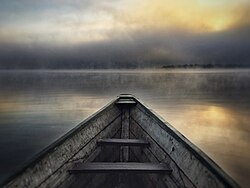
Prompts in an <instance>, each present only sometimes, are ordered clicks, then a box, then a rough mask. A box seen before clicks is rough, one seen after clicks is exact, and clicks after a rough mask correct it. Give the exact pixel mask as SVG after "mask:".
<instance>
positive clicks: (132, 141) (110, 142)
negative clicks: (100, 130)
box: [97, 138, 149, 147]
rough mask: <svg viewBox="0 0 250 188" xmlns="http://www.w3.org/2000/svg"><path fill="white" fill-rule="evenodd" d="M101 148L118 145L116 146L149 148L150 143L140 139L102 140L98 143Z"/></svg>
mask: <svg viewBox="0 0 250 188" xmlns="http://www.w3.org/2000/svg"><path fill="white" fill-rule="evenodd" d="M97 144H98V145H99V146H106V145H116V146H141V147H144V146H149V142H147V141H145V140H140V139H116V138H112V139H100V140H98V141H97Z"/></svg>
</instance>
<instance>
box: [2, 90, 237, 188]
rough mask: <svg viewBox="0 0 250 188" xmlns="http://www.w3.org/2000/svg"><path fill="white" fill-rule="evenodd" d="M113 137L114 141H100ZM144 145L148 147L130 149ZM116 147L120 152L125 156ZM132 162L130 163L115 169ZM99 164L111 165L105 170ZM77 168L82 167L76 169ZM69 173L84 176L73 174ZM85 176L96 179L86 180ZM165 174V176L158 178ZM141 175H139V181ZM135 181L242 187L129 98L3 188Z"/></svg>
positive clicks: (98, 115) (121, 99) (173, 186)
mask: <svg viewBox="0 0 250 188" xmlns="http://www.w3.org/2000/svg"><path fill="white" fill-rule="evenodd" d="M113 137H114V138H116V139H108V140H107V139H106V140H100V139H103V138H113ZM118 138H119V139H118ZM131 139H140V141H138V140H131ZM98 140H100V142H99V141H98ZM98 145H102V147H97V146H98ZM142 145H143V146H146V145H147V146H148V147H131V148H129V147H128V146H142ZM116 146H121V147H120V148H121V149H122V150H121V151H120V150H119V149H118V148H117V147H116ZM119 151H120V152H119ZM119 154H120V155H119ZM130 159H131V160H132V161H133V162H132V163H114V161H123V162H127V161H129V160H130ZM101 161H106V162H107V163H102V164H101V163H100V162H101ZM89 162H94V163H93V164H91V165H92V166H89V167H91V168H89V167H88V168H83V167H84V165H85V167H86V165H90V164H88V163H89ZM138 162H140V163H138ZM149 162H153V164H152V163H151V164H149ZM76 163H77V164H79V163H81V164H80V165H79V166H76V167H75V164H76ZM82 163H83V164H82ZM158 163H164V164H158ZM93 165H97V166H93ZM98 165H99V166H98ZM105 165H109V166H108V167H107V166H105ZM119 165H120V166H119ZM124 165H125V166H124ZM147 165H148V166H147ZM150 165H151V166H150ZM157 165H158V166H157ZM162 165H165V166H164V167H163V166H162ZM160 167H161V168H160ZM75 168H76V169H77V168H79V169H78V170H75ZM70 169H71V170H72V169H73V171H74V172H76V171H77V172H81V173H80V174H70V173H68V170H70ZM163 169H165V171H164V170H163ZM83 171H84V172H90V171H91V172H98V174H95V173H87V174H86V173H83V174H82V172H83ZM163 171H164V173H166V172H167V174H164V173H163V174H161V173H159V172H163ZM171 171H172V173H170V172H171ZM99 172H105V173H101V174H99ZM106 172H108V173H106ZM109 172H112V173H109ZM113 172H115V173H113ZM117 172H118V173H117ZM130 173H132V175H130ZM134 173H136V174H134ZM137 173H140V174H138V176H137ZM152 173H155V174H152ZM135 175H136V176H135ZM135 177H136V178H135ZM137 177H140V180H144V181H143V183H145V182H146V187H154V186H155V187H157V188H158V187H159V188H162V187H170V188H176V187H189V188H194V187H204V188H208V187H214V188H220V187H238V185H237V183H235V182H234V181H233V180H232V179H231V178H230V177H229V176H227V175H226V174H225V173H224V172H223V171H222V170H221V169H220V168H219V167H218V166H217V165H216V164H215V163H213V161H212V160H211V159H209V158H208V157H207V156H206V155H205V154H204V153H203V152H201V151H200V150H199V149H198V148H197V147H195V146H194V145H193V144H192V143H190V142H189V141H188V140H187V139H186V138H185V137H184V136H182V135H181V134H180V133H179V132H178V131H176V130H175V129H174V128H173V127H172V126H171V125H169V124H168V123H166V122H164V120H163V119H161V118H159V117H158V116H157V115H156V114H155V113H154V112H153V111H152V110H150V109H149V108H147V107H146V106H145V105H144V104H143V103H142V102H140V101H139V100H138V99H136V98H134V97H133V96H132V95H128V94H126V95H121V96H119V98H118V99H117V100H114V101H112V102H111V103H110V104H108V105H107V106H106V107H104V108H103V109H101V110H100V111H99V112H97V113H96V114H94V115H92V116H91V117H90V118H88V119H87V120H85V121H83V122H82V123H80V124H79V125H78V126H77V127H76V128H74V129H73V130H72V131H70V132H69V133H67V134H66V135H65V136H63V137H62V138H61V139H59V140H58V141H56V142H55V143H54V144H52V145H51V146H49V147H48V148H47V149H45V150H44V151H43V152H42V153H41V154H39V155H38V156H37V157H35V159H34V160H32V162H31V163H29V164H28V165H27V166H26V167H25V168H24V169H22V171H20V172H19V173H18V174H16V175H15V176H12V177H11V178H10V179H9V180H8V181H7V183H5V185H4V187H5V188H7V187H8V188H9V187H10V188H12V187H24V188H25V187H31V188H33V187H36V188H38V187H39V188H41V187H42V188H43V187H44V188H45V187H52V188H53V187H74V188H78V187H91V188H95V187H102V186H105V185H109V183H110V182H112V180H113V179H116V183H114V184H112V186H113V187H122V186H128V187H130V186H131V182H129V181H130V180H132V179H133V180H136V181H135V182H136V183H138V182H139V181H140V180H138V182H137ZM127 183H128V184H127ZM110 185H111V184H110ZM138 185H142V184H140V183H139V184H138ZM134 187H139V186H134ZM143 187H145V185H144V186H143Z"/></svg>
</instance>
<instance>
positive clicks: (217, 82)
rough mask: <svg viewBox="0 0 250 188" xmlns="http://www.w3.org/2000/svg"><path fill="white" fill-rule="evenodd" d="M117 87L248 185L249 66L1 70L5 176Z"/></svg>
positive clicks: (0, 160)
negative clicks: (207, 68) (212, 68)
mask: <svg viewBox="0 0 250 188" xmlns="http://www.w3.org/2000/svg"><path fill="white" fill-rule="evenodd" d="M120 93H132V94H134V95H136V96H137V97H138V98H140V99H141V100H143V101H144V102H145V103H146V104H147V105H148V106H149V107H150V108H152V109H153V110H154V111H156V112H157V113H158V114H159V115H160V116H162V117H163V118H164V119H165V120H166V121H168V122H169V123H170V124H172V125H173V126H174V127H175V128H176V129H177V130H179V131H180V132H181V133H182V134H183V135H185V136H186V137H187V138H188V139H189V140H191V142H193V143H194V144H195V145H197V146H198V147H199V148H200V149H201V150H203V151H204V152H205V153H206V154H207V155H208V156H209V157H210V158H212V159H213V160H214V161H215V162H216V163H217V164H219V166H221V167H222V168H223V169H224V170H225V171H226V172H227V173H228V174H229V175H230V176H232V177H233V178H234V179H235V180H236V181H237V182H238V183H239V184H240V185H241V186H242V187H248V186H249V185H250V179H249V176H250V162H249V160H250V69H235V70H232V69H231V70H223V69H221V70H95V71H93V70H92V71H91V70H84V71H74V70H71V71H66V70H65V71H46V70H43V71H0V147H1V151H0V167H1V168H0V180H1V181H2V180H3V179H4V178H6V177H7V176H8V175H10V174H11V173H13V172H15V171H16V170H17V169H18V168H20V167H21V166H22V165H23V164H24V163H25V162H27V161H29V159H30V158H32V157H33V156H34V155H35V154H36V153H38V152H39V151H41V150H42V149H43V148H45V147H46V146H48V145H49V144H51V143H52V142H53V141H55V140H56V139H58V138H59V137H60V136H62V135H63V134H65V133H66V132H67V131H69V130H70V129H72V128H73V127H74V126H75V125H76V124H77V123H79V122H80V121H82V120H83V119H85V118H86V117H88V116H89V115H90V114H92V113H93V112H95V111H97V110H98V109H99V108H101V107H102V106H103V105H105V104H106V103H107V102H108V101H110V100H111V99H113V98H115V97H116V96H117V95H119V94H120Z"/></svg>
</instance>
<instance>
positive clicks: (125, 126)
mask: <svg viewBox="0 0 250 188" xmlns="http://www.w3.org/2000/svg"><path fill="white" fill-rule="evenodd" d="M121 116H122V120H121V124H122V133H121V138H122V139H129V117H130V112H129V108H127V107H125V106H123V107H122V114H121ZM120 150H121V156H120V161H121V162H127V161H128V160H129V147H128V146H122V147H121V149H120Z"/></svg>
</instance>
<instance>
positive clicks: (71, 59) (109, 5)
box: [0, 0, 250, 69]
mask: <svg viewBox="0 0 250 188" xmlns="http://www.w3.org/2000/svg"><path fill="white" fill-rule="evenodd" d="M249 9H250V1H249V0H237V1H235V0H176V1H171V0H154V1H152V0H43V1H37V0H11V1H10V0H0V68H2V69H4V68H30V67H37V68H58V67H66V68H145V67H154V68H157V67H161V66H162V65H167V64H184V63H200V64H202V63H221V64H229V63H233V64H247V65H250V55H249V53H248V51H249V49H250V10H249Z"/></svg>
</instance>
